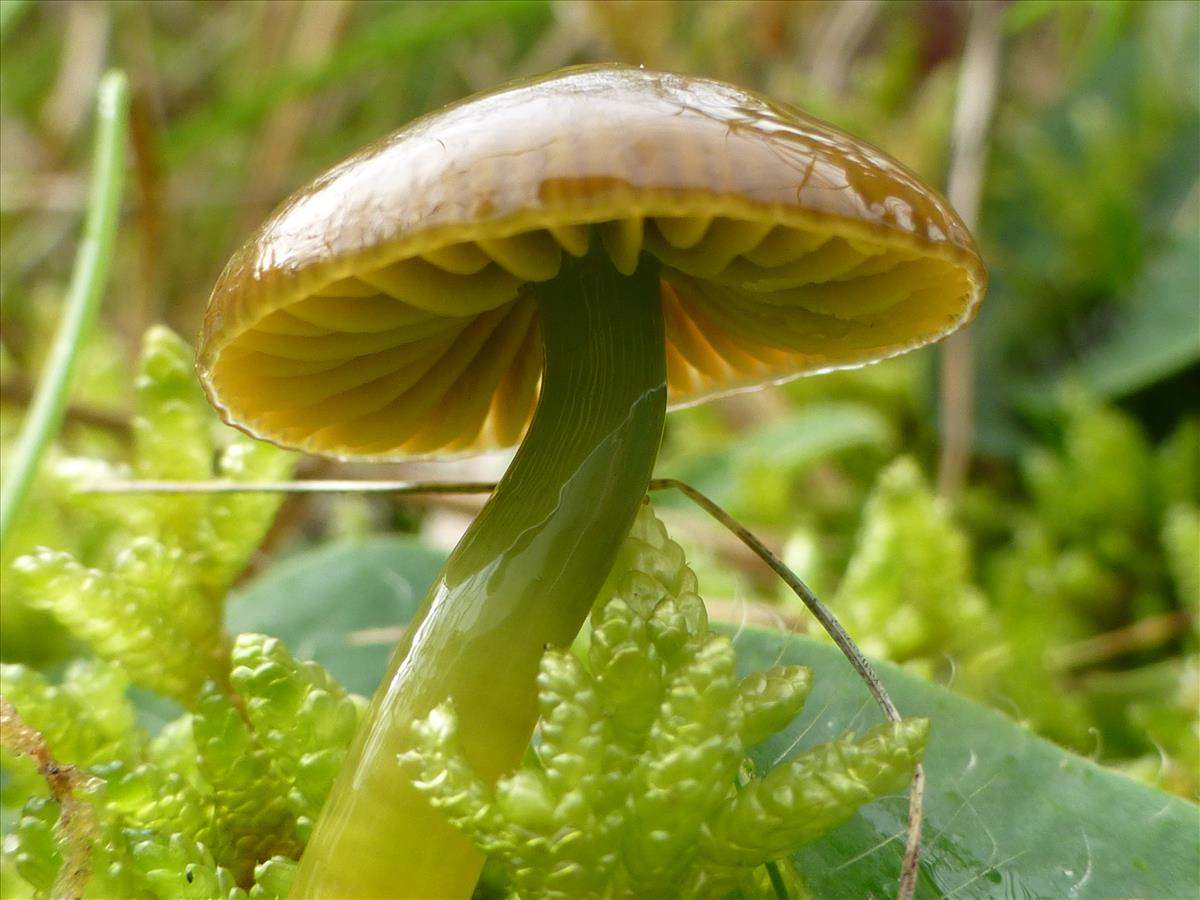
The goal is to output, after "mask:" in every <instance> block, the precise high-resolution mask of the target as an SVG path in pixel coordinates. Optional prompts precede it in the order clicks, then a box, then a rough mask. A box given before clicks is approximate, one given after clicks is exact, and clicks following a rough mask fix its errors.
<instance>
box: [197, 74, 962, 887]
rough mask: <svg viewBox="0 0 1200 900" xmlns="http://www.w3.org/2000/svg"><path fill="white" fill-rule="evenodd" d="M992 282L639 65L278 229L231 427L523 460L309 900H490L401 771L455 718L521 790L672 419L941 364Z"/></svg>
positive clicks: (342, 784)
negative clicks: (944, 340)
mask: <svg viewBox="0 0 1200 900" xmlns="http://www.w3.org/2000/svg"><path fill="white" fill-rule="evenodd" d="M985 282H986V275H985V272H984V269H983V266H982V263H981V261H980V258H979V255H978V253H977V251H976V249H975V246H974V243H973V242H972V239H971V236H970V235H969V234H968V232H967V230H966V228H965V227H964V226H963V224H962V222H961V221H960V220H959V219H958V217H957V216H956V215H955V213H954V212H953V211H952V210H951V209H950V208H949V206H948V205H947V203H946V202H945V201H944V200H943V199H942V198H941V197H940V196H939V195H938V194H937V193H936V192H934V191H932V190H931V189H930V188H929V187H927V186H926V185H924V184H923V183H922V182H921V181H920V180H919V179H918V178H917V177H916V176H915V175H913V174H912V173H911V172H909V171H908V170H907V169H905V168H904V167H903V166H901V165H900V164H899V163H897V162H895V161H894V160H892V159H890V158H889V157H887V156H886V155H885V154H883V153H881V152H880V151H878V150H876V149H874V148H873V147H870V146H868V145H866V144H864V143H862V142H861V141H858V140H856V139H855V138H852V137H850V136H848V135H845V134H843V133H842V132H839V131H837V130H836V129H834V128H832V127H830V126H828V125H826V124H824V123H821V122H819V121H816V120H814V119H812V118H810V117H809V116H806V115H805V114H803V113H801V112H799V111H797V110H795V109H792V108H791V107H788V106H784V105H782V104H779V103H776V102H774V101H771V100H768V99H766V98H764V97H761V96H759V95H757V94H754V93H751V92H749V91H746V90H743V89H741V88H737V87H733V86H731V85H728V84H723V83H720V82H717V81H711V80H707V79H701V78H689V77H684V76H681V75H673V74H664V73H659V72H652V71H647V70H645V69H641V68H634V67H625V66H612V65H604V66H585V67H579V68H572V69H567V70H563V71H560V72H556V73H553V74H550V75H547V76H545V77H541V78H536V79H532V80H526V81H519V82H515V83H512V84H509V85H507V86H504V87H502V88H500V89H499V90H496V91H494V92H491V93H488V94H484V95H480V96H476V97H472V98H469V99H467V100H465V101H462V102H460V103H457V104H455V105H452V106H449V107H447V108H445V109H442V110H439V111H437V112H434V113H431V114H429V115H427V116H425V117H423V118H421V119H418V120H416V121H415V122H413V123H411V124H410V125H408V126H407V127H406V128H403V129H401V130H400V131H398V132H396V133H394V134H392V135H391V136H389V137H386V138H384V139H383V140H381V141H379V142H378V143H375V144H373V145H371V146H369V147H367V148H366V149H364V150H362V151H361V152H359V153H357V154H355V155H354V156H352V157H350V158H349V159H348V160H346V161H345V162H343V163H341V164H340V165H337V166H335V167H334V168H333V169H331V170H330V171H329V172H327V173H325V174H324V175H322V176H320V177H319V178H317V179H316V180H315V181H314V182H313V183H312V184H311V185H309V186H308V187H306V188H304V189H302V190H301V191H300V192H298V193H297V194H295V195H294V196H293V197H291V199H289V200H287V201H286V202H285V203H284V204H283V205H282V207H281V208H280V209H279V210H278V211H276V212H275V213H274V214H273V215H272V216H271V218H270V219H269V220H268V221H267V222H266V223H265V224H264V225H263V226H262V228H261V229H260V230H259V231H258V233H257V234H256V235H255V236H254V237H253V238H251V239H250V241H249V242H248V243H246V244H245V245H244V246H243V247H242V248H241V249H240V250H239V251H238V252H237V253H236V254H235V255H234V257H233V258H232V260H231V261H230V262H229V264H228V266H227V267H226V269H225V271H224V273H223V274H222V275H221V278H220V280H219V282H218V283H217V285H216V287H215V289H214V291H213V295H212V299H211V301H210V305H209V308H208V313H207V316H206V318H205V321H204V328H203V333H202V335H201V341H200V350H199V362H198V369H199V372H200V376H201V378H202V380H203V382H204V384H205V387H206V390H207V392H208V395H209V397H210V399H211V400H212V402H213V403H214V405H215V406H216V407H217V408H218V410H220V412H221V414H222V415H223V417H224V418H225V420H226V421H228V422H229V423H230V424H232V425H234V426H236V427H238V428H240V429H242V430H243V431H246V432H247V433H249V434H251V435H254V436H255V437H259V438H262V439H265V440H269V441H273V442H275V443H278V444H282V445H285V446H289V447H295V448H299V449H301V450H305V451H308V452H311V453H320V454H332V455H337V456H343V457H364V456H365V457H376V458H395V457H398V456H413V455H429V454H440V453H446V452H453V453H458V452H471V451H477V450H480V449H483V448H488V447H504V446H510V445H513V444H514V443H516V442H517V441H519V440H520V441H522V442H521V444H520V447H519V449H518V450H517V452H516V455H515V457H514V459H513V461H512V464H511V466H510V467H509V469H508V471H507V473H506V474H505V476H504V478H503V480H502V481H501V482H500V484H499V486H498V488H497V489H496V491H495V493H494V494H493V496H492V497H491V499H490V501H489V502H488V504H487V505H486V506H485V507H484V509H483V510H482V512H481V513H480V514H479V516H478V518H477V519H476V520H475V522H474V524H473V525H472V526H471V528H470V529H469V530H468V532H467V533H466V535H465V536H464V538H463V539H462V542H461V543H460V544H459V545H458V547H456V548H455V550H454V551H453V553H452V554H451V556H450V558H449V560H448V561H447V563H446V566H445V568H444V570H443V571H442V573H441V575H440V576H439V578H438V579H437V581H436V582H435V584H434V586H433V587H432V589H431V590H430V593H429V595H428V597H427V598H426V599H425V602H424V604H423V606H422V607H421V609H420V611H419V612H418V613H417V614H416V616H415V617H414V619H413V620H412V622H411V623H410V625H409V627H408V629H407V632H406V634H405V637H404V639H403V640H402V641H401V643H400V645H399V647H397V649H396V652H395V654H394V656H393V659H392V662H391V665H390V668H389V670H388V673H387V676H386V678H385V679H384V681H383V683H382V685H381V687H380V689H379V691H378V692H377V694H376V696H375V698H374V700H373V702H372V704H371V707H370V710H369V712H368V714H367V719H366V723H365V725H364V727H363V730H362V733H361V735H360V737H359V739H358V741H357V744H356V747H355V748H354V749H353V750H352V751H351V754H350V756H349V759H348V763H347V767H346V769H345V770H344V771H343V773H342V776H341V778H340V779H339V781H338V783H337V784H336V785H335V787H334V789H333V792H332V793H331V795H330V798H329V801H328V803H327V805H326V808H325V810H324V812H323V813H322V816H321V818H320V820H319V822H318V823H317V825H316V828H315V831H314V834H313V837H312V840H311V841H310V843H309V847H308V850H307V852H306V854H305V857H304V859H303V860H302V862H301V870H300V873H299V876H298V880H297V884H296V888H295V890H296V893H297V895H299V896H305V897H316V896H353V897H367V896H378V895H381V894H386V895H391V896H412V897H431V896H438V897H443V896H464V897H465V896H469V894H470V892H471V888H472V886H473V885H474V883H475V881H476V877H477V874H478V867H479V864H480V862H481V857H480V856H479V854H478V852H477V851H475V850H474V849H473V848H471V847H470V845H469V844H468V843H467V842H466V839H465V838H463V837H462V836H461V835H460V834H459V833H458V832H456V831H455V830H454V829H453V828H451V827H450V826H449V825H447V824H445V823H444V821H443V820H442V818H441V816H440V814H439V813H437V812H436V811H434V810H432V809H431V808H430V807H428V806H427V805H426V804H425V801H424V800H423V799H422V798H421V797H420V796H419V795H418V794H417V793H416V792H415V790H414V789H412V788H411V787H410V786H408V785H406V784H405V782H404V779H403V777H402V775H401V771H400V768H399V767H398V766H397V765H396V756H397V754H399V753H401V752H403V751H405V750H406V749H408V746H409V744H408V741H409V726H410V724H411V723H412V722H413V721H415V720H417V719H419V718H422V717H424V716H425V715H426V714H428V713H429V711H430V710H431V709H433V708H434V707H435V706H437V705H438V704H440V703H442V702H443V701H445V700H447V699H451V700H453V702H454V705H455V707H456V709H457V712H458V716H459V720H460V723H461V737H462V744H463V748H464V751H465V753H466V754H467V756H468V758H469V759H470V761H471V763H472V764H473V766H474V767H475V768H476V770H477V771H478V772H480V773H482V774H484V775H485V776H486V777H488V778H492V779H495V778H497V777H499V776H500V775H501V773H503V772H505V771H508V770H510V769H512V768H513V767H514V766H515V765H516V764H517V763H518V762H519V760H520V757H521V754H522V752H523V750H524V748H525V747H526V746H527V743H528V740H529V737H530V734H531V731H532V729H533V726H534V724H535V720H536V706H535V678H536V672H537V666H538V661H539V659H540V657H541V655H542V652H543V650H544V648H545V647H546V646H547V645H558V646H561V645H565V644H568V643H569V642H570V641H571V640H572V638H573V637H574V635H575V634H576V632H577V631H578V630H579V628H580V627H581V625H582V623H583V622H584V620H585V618H586V616H587V614H588V611H589V609H590V607H591V605H592V602H593V600H594V599H595V597H596V594H597V592H598V591H599V588H600V586H601V584H602V582H603V580H604V578H605V576H606V575H607V573H608V570H609V568H610V566H611V564H612V562H613V559H614V556H615V553H616V551H617V548H618V546H619V545H620V543H621V541H622V539H623V538H624V536H625V534H626V533H627V531H628V529H629V527H630V525H631V523H632V521H633V517H634V514H635V512H636V509H637V507H638V504H639V503H640V502H641V501H642V498H643V496H644V494H645V491H646V487H647V483H648V480H649V479H650V476H651V470H652V468H653V466H654V460H655V454H656V452H657V449H658V445H659V441H660V438H661V434H662V428H663V419H664V414H665V411H666V409H667V407H668V405H671V406H679V405H681V404H688V403H693V402H697V401H699V400H701V399H704V398H707V397H710V396H714V395H717V394H721V393H727V392H730V391H734V390H740V389H745V388H748V387H751V386H754V385H759V384H763V383H771V382H781V381H785V380H788V379H791V378H795V377H797V376H799V375H803V374H806V373H812V372H822V371H827V370H831V369H838V368H844V367H848V366H858V365H862V364H865V363H868V362H872V361H875V360H879V359H882V358H884V357H888V356H892V355H895V354H899V353H902V352H904V351H907V350H910V349H913V348H915V347H918V346H921V345H923V344H926V343H928V342H930V341H933V340H936V339H938V338H940V337H943V336H944V335H946V334H948V333H949V332H951V331H953V330H954V329H956V328H958V327H959V326H960V325H962V324H963V323H965V322H966V321H968V320H969V319H970V318H971V317H972V316H973V314H974V312H975V310H976V307H977V305H978V303H979V301H980V299H981V298H982V295H983V292H984V286H985ZM535 408H536V409H535Z"/></svg>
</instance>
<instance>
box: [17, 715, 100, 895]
mask: <svg viewBox="0 0 1200 900" xmlns="http://www.w3.org/2000/svg"><path fill="white" fill-rule="evenodd" d="M0 746H3V747H6V748H8V749H9V750H11V751H12V752H13V753H15V754H17V755H18V756H30V757H32V758H33V761H34V763H35V765H37V770H38V774H39V775H41V776H42V778H43V779H45V781H46V787H47V788H49V790H50V799H51V800H53V801H54V802H55V803H57V804H58V825H57V826H56V828H55V830H56V832H57V836H58V838H59V840H60V842H61V848H62V855H63V862H62V868H60V869H59V870H58V876H57V877H56V878H55V879H54V886H53V887H52V888H51V889H50V896H51V897H57V898H63V900H74V898H77V897H82V896H83V891H84V888H86V887H87V883H88V880H89V879H90V878H91V875H92V845H93V844H94V843H95V841H96V836H97V835H98V834H99V830H100V826H99V824H98V823H97V821H96V812H95V810H94V809H93V808H92V805H91V804H90V803H88V802H87V801H86V800H82V799H80V798H79V797H78V796H76V791H78V790H80V789H81V788H83V787H85V786H86V785H87V784H88V782H89V781H90V779H89V778H88V777H87V776H86V775H84V774H83V773H82V772H81V771H79V769H77V768H76V767H75V766H69V765H64V764H62V763H60V762H58V761H57V760H56V759H55V758H54V755H53V754H52V753H51V752H50V747H49V745H48V744H47V743H46V739H45V738H44V737H43V736H42V733H41V732H40V731H38V730H37V729H36V728H34V727H33V726H31V725H29V724H27V723H26V722H25V720H24V719H22V718H21V715H20V713H18V712H17V708H16V707H15V706H13V705H12V704H11V703H9V702H8V701H7V700H6V699H4V697H3V696H2V695H0Z"/></svg>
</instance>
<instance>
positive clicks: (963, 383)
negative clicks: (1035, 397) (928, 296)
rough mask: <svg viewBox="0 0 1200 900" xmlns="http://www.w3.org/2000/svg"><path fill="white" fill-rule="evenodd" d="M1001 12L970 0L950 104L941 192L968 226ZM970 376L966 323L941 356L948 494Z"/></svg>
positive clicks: (968, 426)
mask: <svg viewBox="0 0 1200 900" xmlns="http://www.w3.org/2000/svg"><path fill="white" fill-rule="evenodd" d="M1002 18H1003V10H1002V9H1001V5H1000V3H999V2H998V0H981V2H979V3H975V4H973V5H972V7H971V22H970V25H969V27H968V29H967V43H966V47H964V48H963V60H962V70H961V72H960V74H959V79H958V97H957V99H956V101H955V106H954V127H953V135H954V138H953V140H954V150H953V153H952V155H951V159H950V174H949V178H948V181H947V189H946V194H947V196H948V197H949V199H950V203H951V204H952V205H953V206H954V208H955V209H956V210H957V211H958V214H959V216H960V217H961V218H962V220H963V223H964V224H965V225H966V226H967V228H969V229H971V230H974V228H975V226H976V224H977V223H978V221H979V200H980V196H981V194H982V191H983V173H984V167H985V165H986V164H987V153H988V130H989V128H990V126H991V122H992V115H993V113H994V111H995V107H996V95H997V91H998V88H999V81H1000V53H1001V48H1002V44H1003V40H1004V29H1003V21H1002ZM974 376H975V351H974V345H973V340H972V334H971V329H970V328H969V327H967V328H964V329H962V330H960V331H959V332H958V333H956V334H953V335H951V336H950V337H949V338H948V339H947V340H946V343H945V345H944V346H943V349H942V359H941V379H940V385H939V392H940V398H939V399H940V405H941V413H942V415H941V419H942V452H941V458H940V460H939V461H938V492H939V493H940V494H941V495H942V496H943V497H949V498H951V499H953V498H956V497H957V496H958V495H959V493H960V492H961V491H962V487H963V484H964V483H965V481H966V477H967V468H968V466H969V465H970V462H971V445H972V434H973V431H974V419H975V410H974V406H975V404H974V395H975V377H974Z"/></svg>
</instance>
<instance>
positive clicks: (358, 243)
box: [198, 65, 987, 457]
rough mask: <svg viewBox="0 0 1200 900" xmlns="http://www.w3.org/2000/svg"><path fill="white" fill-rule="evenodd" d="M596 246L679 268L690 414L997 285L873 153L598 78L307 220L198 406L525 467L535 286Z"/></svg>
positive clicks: (380, 173) (386, 161) (871, 352)
mask: <svg viewBox="0 0 1200 900" xmlns="http://www.w3.org/2000/svg"><path fill="white" fill-rule="evenodd" d="M594 234H599V238H600V239H601V240H602V241H603V244H604V247H605V248H606V249H607V251H608V253H609V255H610V256H611V257H612V259H613V261H614V263H615V264H616V267H617V268H618V269H619V270H621V271H623V272H627V273H628V272H632V270H633V268H634V267H635V266H636V265H637V259H638V255H639V252H640V251H642V250H645V251H647V252H649V253H651V254H654V255H655V256H657V257H658V258H659V260H661V263H662V276H661V285H662V287H661V298H662V305H663V313H664V321H665V327H666V339H667V347H666V355H667V370H668V397H669V401H670V403H671V404H672V405H673V406H678V405H682V404H688V403H692V402H696V401H698V400H702V399H704V398H707V397H711V396H713V395H717V394H723V393H728V392H730V391H734V390H739V389H743V388H746V387H749V386H754V385H758V384H762V383H766V382H780V381H785V380H788V379H791V378H795V377H797V376H799V375H804V374H807V373H813V372H822V371H827V370H831V369H838V368H845V367H851V366H857V365H862V364H864V363H868V362H873V361H875V360H879V359H883V358H885V357H889V356H893V355H896V354H899V353H903V352H905V351H907V350H911V349H913V348H915V347H919V346H921V345H923V344H926V343H928V342H930V341H934V340H937V339H938V338H941V337H943V336H944V335H946V334H948V333H949V332H951V331H953V330H954V329H956V328H958V327H959V326H960V325H962V324H964V323H965V322H967V321H969V320H970V319H971V318H972V316H973V315H974V313H975V310H976V308H977V306H978V304H979V302H980V300H981V299H982V297H983V293H984V289H985V285H986V281H987V276H986V273H985V271H984V268H983V264H982V261H981V260H980V257H979V253H978V251H977V250H976V248H975V244H974V242H973V241H972V238H971V235H970V234H969V233H968V232H967V229H966V228H965V227H964V225H963V224H962V222H961V221H960V220H959V218H958V216H957V215H956V214H955V213H954V211H953V210H952V209H951V208H950V206H949V204H947V203H946V201H945V200H944V199H943V198H942V197H941V196H940V195H939V194H938V193H937V192H936V191H934V190H932V189H930V188H929V187H928V186H927V185H925V184H923V183H922V182H921V180H920V179H919V178H917V176H915V175H914V174H912V173H911V172H910V171H909V170H908V169H906V168H905V167H904V166H902V165H901V164H899V163H898V162H896V161H895V160H893V159H891V158H890V157H888V156H887V155H885V154H884V153H882V152H880V151H879V150H877V149H875V148H874V147H871V146H869V145H868V144H865V143H863V142H862V141H859V140H858V139H856V138H853V137H850V136H849V135H846V134H844V133H843V132H841V131H838V130H837V129H835V128H833V127H831V126H829V125H827V124H825V123H823V122H820V121H818V120H816V119H813V118H811V117H810V116H807V115H805V114H804V113H802V112H800V111H798V110H796V109H793V108H791V107H788V106H785V105H783V104H779V103H776V102H774V101H771V100H768V99H766V98H764V97H761V96H759V95H757V94H754V93H752V92H750V91H746V90H743V89H741V88H738V87H734V86H731V85H728V84H724V83H721V82H718V81H711V80H708V79H702V78H691V77H685V76H682V75H674V74H664V73H660V72H652V71H647V70H645V69H641V68H636V67H626V66H611V65H605V66H584V67H577V68H571V69H566V70H562V71H560V72H556V73H552V74H550V75H548V76H544V77H541V78H536V79H532V80H525V81H519V82H515V83H513V84H509V85H507V86H504V87H502V88H500V89H498V90H496V91H494V92H492V93H488V94H483V95H479V96H475V97H471V98H468V99H466V100H464V101H462V102H459V103H457V104H454V105H452V106H449V107H446V108H444V109H441V110H438V111H436V112H433V113H430V114H429V115H426V116H424V117H422V118H420V119H417V120H416V121H414V122H412V123H411V124H409V125H408V126H407V127H405V128H402V129H401V130H399V131H397V132H395V133H393V134H391V135H390V136H388V137H386V138H384V139H382V140H380V141H378V142H376V143H374V144H372V145H371V146H369V147H367V148H365V149H364V150H362V151H360V152H359V153H356V154H355V155H354V156H351V157H350V158H349V159H347V160H345V161H344V162H342V163H341V164H339V165H337V166H335V167H334V168H333V169H331V170H330V171H328V172H327V173H325V174H324V175H322V176H320V177H319V178H317V179H316V180H315V181H314V182H313V183H312V184H310V185H309V186H307V187H305V188H303V189H302V190H300V191H299V192H297V193H296V194H294V195H293V196H292V197H291V198H290V199H288V200H287V201H285V202H284V203H283V205H282V206H280V208H279V209H278V210H277V211H276V212H275V213H274V214H273V215H272V216H271V217H270V218H269V219H268V220H267V221H266V223H265V224H264V225H263V226H262V227H261V228H260V229H259V230H258V232H257V233H256V234H255V235H254V236H253V237H252V238H251V239H250V240H249V241H248V242H247V243H246V244H245V245H244V246H242V248H241V249H240V250H238V252H237V253H236V254H234V256H233V258H232V259H231V260H230V261H229V263H228V265H227V266H226V268H225V271H224V272H223V273H222V275H221V277H220V279H219V281H218V282H217V285H216V287H215V288H214V290H213V293H212V297H211V300H210V302H209V307H208V312H207V315H206V317H205V320H204V327H203V331H202V334H201V339H200V348H199V361H198V369H199V372H200V376H201V380H202V381H203V383H204V385H205V388H206V390H207V391H208V394H209V397H210V399H211V400H212V402H213V403H214V405H215V406H216V407H217V408H218V410H220V412H221V414H222V416H223V417H224V418H225V419H226V421H228V422H229V423H230V424H232V425H234V426H236V427H238V428H240V429H242V430H243V431H246V432H248V433H249V434H252V435H254V436H255V437H259V438H263V439H266V440H269V441H273V442H275V443H277V444H281V445H284V446H290V447H296V448H299V449H302V450H306V451H308V452H313V453H322V454H328V455H338V456H373V457H398V456H412V455H427V454H433V453H445V452H463V451H476V450H481V449H485V448H489V447H502V446H508V445H511V444H514V443H516V442H517V441H519V440H520V438H521V436H522V435H523V433H524V431H525V429H526V427H527V425H528V423H529V420H530V418H531V416H532V413H533V409H534V407H535V405H536V400H537V393H538V385H539V381H540V378H541V367H542V351H541V346H540V344H541V340H540V334H539V327H538V316H537V307H536V302H535V296H536V291H537V289H538V284H539V283H540V282H544V281H547V280H548V279H550V278H552V277H553V276H554V275H555V274H556V273H557V272H558V270H559V267H560V264H561V260H562V256H563V254H564V253H566V254H571V255H574V256H582V255H583V254H584V253H586V252H587V248H588V245H589V241H590V240H591V239H592V235H594Z"/></svg>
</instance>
